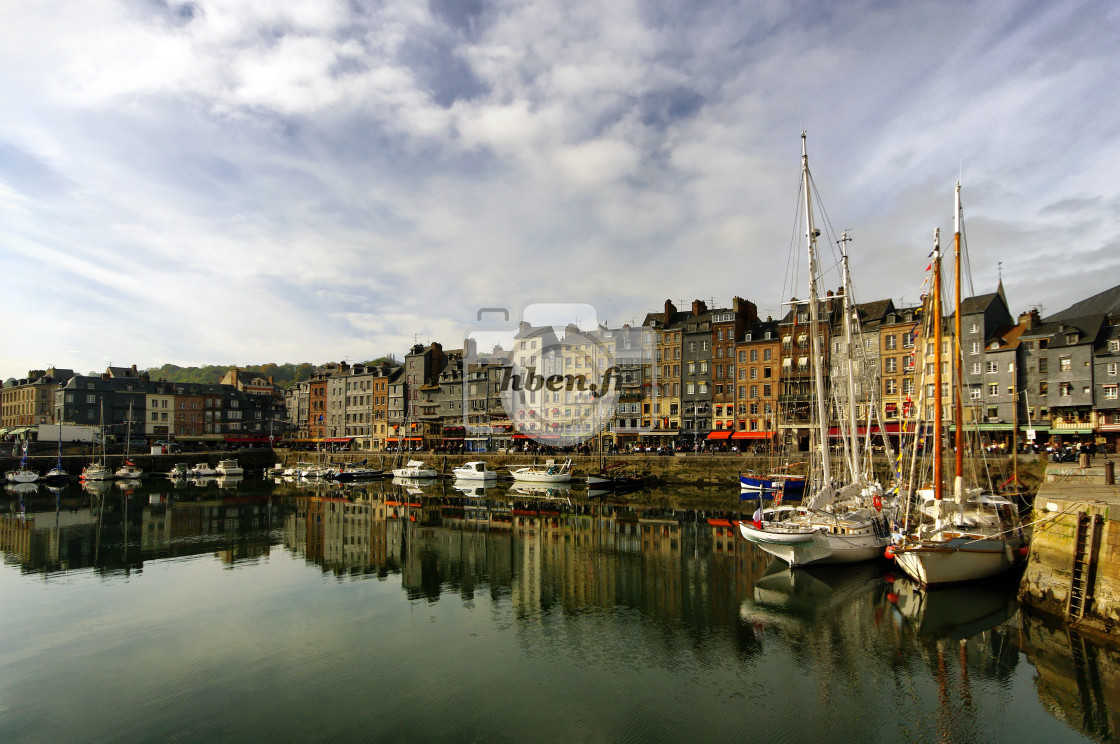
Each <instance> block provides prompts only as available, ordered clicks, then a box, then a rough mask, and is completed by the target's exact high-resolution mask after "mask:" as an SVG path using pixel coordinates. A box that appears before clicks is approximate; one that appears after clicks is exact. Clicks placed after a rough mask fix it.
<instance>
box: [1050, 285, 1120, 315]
mask: <svg viewBox="0 0 1120 744" xmlns="http://www.w3.org/2000/svg"><path fill="white" fill-rule="evenodd" d="M1098 313H1099V314H1101V315H1107V316H1109V317H1114V316H1117V315H1120V285H1117V286H1115V287H1113V288H1112V289H1106V290H1105V291H1103V292H1099V293H1097V294H1095V295H1093V296H1092V297H1088V298H1086V299H1084V300H1081V301H1080V302H1075V303H1074V304H1072V305H1070V306H1069V307H1067V308H1066V309H1065V310H1062V311H1061V312H1057V313H1054V314H1053V315H1051V316H1050V317H1048V318H1046V319H1045V322H1047V323H1049V322H1051V321H1055V320H1070V319H1073V318H1082V317H1085V316H1086V315H1094V314H1098Z"/></svg>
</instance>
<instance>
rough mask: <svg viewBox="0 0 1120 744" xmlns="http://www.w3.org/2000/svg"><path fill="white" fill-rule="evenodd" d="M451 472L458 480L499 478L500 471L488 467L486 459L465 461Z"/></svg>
mask: <svg viewBox="0 0 1120 744" xmlns="http://www.w3.org/2000/svg"><path fill="white" fill-rule="evenodd" d="M451 473H452V475H454V476H455V478H456V479H458V480H483V481H491V480H497V479H498V473H497V472H496V471H493V470H491V469H490V468H488V467H486V462H485V461H484V460H472V461H470V462H465V463H463V464H462V465H460V466H459V467H457V468H452V469H451Z"/></svg>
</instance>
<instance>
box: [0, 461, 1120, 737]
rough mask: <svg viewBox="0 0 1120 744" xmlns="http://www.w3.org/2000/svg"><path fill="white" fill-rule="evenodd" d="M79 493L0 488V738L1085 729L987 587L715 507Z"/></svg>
mask: <svg viewBox="0 0 1120 744" xmlns="http://www.w3.org/2000/svg"><path fill="white" fill-rule="evenodd" d="M95 486H96V487H95V488H94V489H93V490H88V491H83V490H82V489H81V488H79V487H78V486H77V485H76V484H71V485H70V486H68V487H66V488H65V489H60V490H58V491H50V490H47V489H45V488H40V489H36V490H34V491H27V492H23V493H20V494H15V493H6V494H5V495H6V496H7V499H6V500H5V501H4V502H3V511H4V514H3V516H2V518H0V549H2V550H3V552H4V566H3V568H2V569H0V592H2V596H3V597H4V612H3V613H0V680H2V682H0V730H2V731H3V732H4V741H6V742H10V741H18V742H22V741H28V742H37V741H42V742H67V741H74V742H78V741H83V742H84V741H110V740H111V741H145V740H170V739H180V740H186V741H238V742H241V741H272V740H301V741H325V740H351V739H370V740H387V739H400V740H404V741H416V740H453V741H459V740H469V739H499V740H514V739H517V740H522V739H524V740H534V741H570V740H583V741H620V740H635V741H646V740H656V741H696V740H704V741H709V740H710V741H744V740H746V741H776V740H777V741H791V740H795V739H810V740H831V741H838V740H845V741H847V740H859V741H878V740H882V741H886V740H892V741H893V740H896V739H902V740H906V741H1016V742H1018V741H1042V740H1047V741H1076V740H1103V741H1110V740H1112V739H1113V738H1114V734H1113V731H1114V730H1115V724H1116V721H1115V720H1114V714H1113V713H1112V712H1111V710H1110V708H1109V706H1108V704H1107V701H1108V700H1111V699H1115V695H1116V692H1117V687H1118V685H1117V673H1116V669H1117V664H1116V662H1117V655H1116V653H1115V651H1113V650H1111V649H1106V648H1104V647H1099V646H1096V645H1094V644H1092V643H1091V642H1090V641H1088V640H1086V639H1084V638H1081V637H1079V636H1076V635H1074V634H1071V633H1069V632H1067V631H1065V630H1064V629H1062V628H1056V627H1053V626H1050V625H1047V624H1046V623H1044V622H1043V621H1041V620H1038V619H1035V618H1032V617H1028V616H1026V615H1025V614H1023V613H1021V612H1019V611H1018V608H1017V606H1016V604H1015V601H1014V595H1015V586H1014V583H1013V582H1010V583H1006V582H1005V583H1003V584H994V585H983V586H972V587H967V588H962V589H946V590H938V591H935V592H923V591H921V590H919V589H918V588H917V587H915V586H914V585H912V584H910V583H908V582H906V581H904V580H903V579H902V578H894V577H892V576H891V575H889V574H887V573H886V571H887V566H885V565H883V564H864V565H856V566H850V567H835V568H828V569H824V568H821V569H808V570H801V571H799V572H796V573H792V574H791V573H789V572H788V571H787V570H785V568H784V565H782V564H776V563H772V562H771V561H770V560H769V557H768V556H766V555H765V554H763V553H761V552H759V551H757V550H755V549H753V548H752V547H751V546H749V545H748V544H747V543H745V542H744V541H742V540H741V539H738V538H737V537H736V535H735V532H736V530H735V527H734V523H733V521H731V520H733V519H734V516H735V515H734V513H732V512H729V511H725V510H731V509H734V508H737V507H738V493H737V492H734V493H727V494H724V493H721V492H718V491H712V492H708V493H701V494H689V495H687V497H686V496H685V495H683V494H681V493H674V492H670V491H664V492H647V493H640V494H636V495H634V496H633V497H632V502H633V503H632V504H630V505H627V504H612V503H603V502H602V501H600V500H597V499H596V500H590V501H589V500H588V499H587V498H586V493H585V492H581V491H580V490H578V489H572V488H562V489H548V490H546V491H542V492H510V491H507V489H506V488H504V487H498V488H488V489H485V490H483V491H482V492H481V493H477V494H471V495H467V494H465V493H463V492H460V491H456V490H454V489H453V488H451V487H450V486H448V485H444V484H436V485H434V486H426V487H425V488H424V489H421V488H419V487H416V486H407V485H393V484H390V483H387V482H386V483H374V484H372V485H369V486H365V487H359V488H350V489H347V490H340V489H338V488H327V487H323V486H319V487H309V488H304V487H301V486H299V485H297V484H290V483H279V484H272V483H268V482H262V481H260V480H257V479H254V478H248V479H245V480H235V481H224V482H219V481H218V480H215V479H207V480H202V481H198V482H193V483H187V482H182V483H179V484H177V485H176V484H172V483H170V482H167V481H161V480H158V479H152V480H151V481H148V482H145V483H143V484H137V483H132V484H124V486H123V487H122V486H121V484H109V483H102V484H95ZM686 505H690V507H691V508H689V506H686Z"/></svg>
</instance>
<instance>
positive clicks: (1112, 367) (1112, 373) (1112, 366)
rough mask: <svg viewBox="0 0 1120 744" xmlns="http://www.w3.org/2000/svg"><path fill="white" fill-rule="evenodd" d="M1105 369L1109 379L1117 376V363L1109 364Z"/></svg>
mask: <svg viewBox="0 0 1120 744" xmlns="http://www.w3.org/2000/svg"><path fill="white" fill-rule="evenodd" d="M1105 369H1106V370H1107V371H1106V372H1105V374H1107V375H1108V376H1109V377H1115V376H1116V362H1109V363H1108V366H1107V367H1106V368H1105Z"/></svg>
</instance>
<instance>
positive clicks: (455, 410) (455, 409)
mask: <svg viewBox="0 0 1120 744" xmlns="http://www.w3.org/2000/svg"><path fill="white" fill-rule="evenodd" d="M446 355H447V364H446V365H445V366H444V368H443V369H442V370H441V371H440V373H439V376H438V378H437V383H436V385H437V388H438V391H437V393H436V395H435V400H436V404H437V407H436V415H437V416H438V418H439V440H438V442H437V444H438V445H439V446H441V447H443V448H445V449H447V450H448V451H451V452H461V451H463V450H464V448H465V442H464V441H463V440H464V438H465V437H466V434H467V432H466V427H465V426H464V425H463V381H464V380H463V350H462V349H454V350H449V351H447V352H446Z"/></svg>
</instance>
